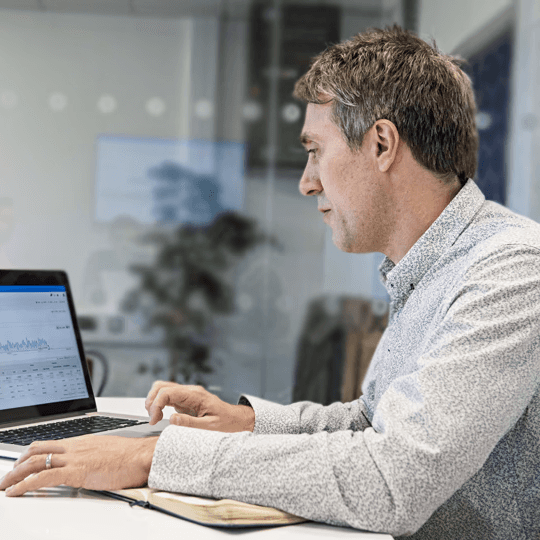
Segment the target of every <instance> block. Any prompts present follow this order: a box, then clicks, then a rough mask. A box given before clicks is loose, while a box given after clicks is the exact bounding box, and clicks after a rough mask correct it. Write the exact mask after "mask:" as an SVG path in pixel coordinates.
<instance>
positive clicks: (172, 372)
mask: <svg viewBox="0 0 540 540" xmlns="http://www.w3.org/2000/svg"><path fill="white" fill-rule="evenodd" d="M143 241H145V242H151V243H153V244H155V245H156V246H157V254H156V258H155V261H154V262H153V263H152V264H151V265H134V266H132V267H131V268H130V269H131V271H132V272H134V273H136V274H137V275H138V276H139V281H140V283H139V286H138V287H137V288H135V289H133V290H131V291H129V292H128V293H127V295H126V297H125V298H124V301H123V303H122V308H123V310H124V311H127V312H131V313H134V312H140V313H141V315H142V316H143V317H144V318H145V321H146V324H147V327H148V328H149V329H150V328H155V327H160V328H162V329H163V336H164V345H165V346H166V348H167V349H168V350H169V380H170V381H179V378H180V377H181V381H179V382H183V383H194V384H202V382H203V381H202V375H203V374H205V373H210V372H211V371H212V368H211V366H210V363H209V360H210V348H211V341H212V329H213V325H212V322H213V319H214V317H215V315H218V314H221V315H222V314H227V313H231V312H232V311H233V310H234V268H235V267H236V265H237V263H238V262H239V261H240V259H241V258H242V257H243V256H244V255H245V254H247V252H248V251H250V250H252V249H253V248H255V247H256V246H257V245H259V244H261V243H263V242H270V243H275V242H274V240H273V239H270V238H268V236H267V235H266V234H265V233H263V232H261V231H260V230H259V228H258V226H257V224H256V222H255V221H254V220H252V219H249V218H247V217H244V216H242V215H240V214H239V213H237V212H226V213H222V214H220V215H218V216H217V218H216V219H214V221H212V223H210V224H209V225H197V226H195V225H189V224H185V225H182V226H180V227H178V228H177V229H175V230H172V231H159V232H153V233H151V234H148V235H147V236H145V237H144V239H143Z"/></svg>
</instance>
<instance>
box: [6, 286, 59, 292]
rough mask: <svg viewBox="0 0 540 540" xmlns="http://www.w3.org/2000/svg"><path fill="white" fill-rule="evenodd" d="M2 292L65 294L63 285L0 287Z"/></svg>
mask: <svg viewBox="0 0 540 540" xmlns="http://www.w3.org/2000/svg"><path fill="white" fill-rule="evenodd" d="M3 292H66V287H65V286H64V285H0V293H3Z"/></svg>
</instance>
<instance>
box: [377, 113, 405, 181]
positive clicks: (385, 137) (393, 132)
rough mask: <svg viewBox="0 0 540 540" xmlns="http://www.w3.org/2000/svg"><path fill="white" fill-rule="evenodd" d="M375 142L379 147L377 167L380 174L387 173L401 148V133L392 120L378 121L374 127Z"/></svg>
mask: <svg viewBox="0 0 540 540" xmlns="http://www.w3.org/2000/svg"><path fill="white" fill-rule="evenodd" d="M372 130H373V137H374V142H375V144H376V145H377V158H376V159H377V166H378V168H379V171H380V172H387V171H388V170H389V169H390V167H391V166H392V164H393V163H394V162H395V160H396V155H397V151H398V146H399V133H398V130H397V128H396V126H395V125H394V123H393V122H390V120H384V119H382V120H377V121H376V122H375V124H373V127H372Z"/></svg>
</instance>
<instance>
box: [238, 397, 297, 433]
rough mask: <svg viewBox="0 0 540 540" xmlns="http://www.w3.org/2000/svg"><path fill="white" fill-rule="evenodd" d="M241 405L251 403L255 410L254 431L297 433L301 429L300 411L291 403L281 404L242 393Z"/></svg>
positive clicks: (239, 401) (239, 402)
mask: <svg viewBox="0 0 540 540" xmlns="http://www.w3.org/2000/svg"><path fill="white" fill-rule="evenodd" d="M238 404H239V405H249V406H250V407H251V408H252V409H253V410H254V411H255V426H254V428H253V433H256V434H257V435H271V434H277V433H282V434H285V433H289V434H297V433H299V429H300V418H299V414H298V411H296V410H294V409H293V408H291V406H290V405H280V404H279V403H273V402H272V401H267V400H266V399H262V398H258V397H255V396H248V395H247V394H242V395H241V396H240V399H239V400H238Z"/></svg>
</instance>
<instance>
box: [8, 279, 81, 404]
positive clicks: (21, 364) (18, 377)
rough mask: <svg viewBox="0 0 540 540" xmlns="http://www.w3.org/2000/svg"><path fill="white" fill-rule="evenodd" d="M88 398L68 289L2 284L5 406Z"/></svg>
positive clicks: (57, 286) (54, 286)
mask: <svg viewBox="0 0 540 540" xmlns="http://www.w3.org/2000/svg"><path fill="white" fill-rule="evenodd" d="M87 397H89V396H88V390H87V388H86V384H85V380H84V373H83V370H82V366H81V362H80V359H79V351H78V348H77V341H76V339H75V333H74V330H73V326H72V322H71V316H70V312H69V305H68V299H67V296H66V288H65V287H64V286H60V285H53V286H48V285H24V286H11V285H9V286H0V410H1V409H11V408H17V407H27V406H33V405H42V404H45V403H57V402H60V401H70V400H73V399H81V398H87Z"/></svg>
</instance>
